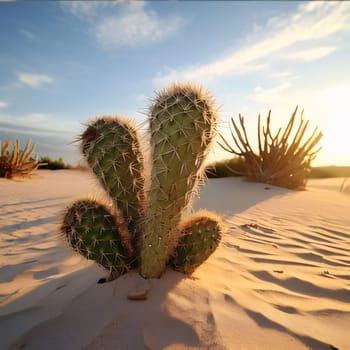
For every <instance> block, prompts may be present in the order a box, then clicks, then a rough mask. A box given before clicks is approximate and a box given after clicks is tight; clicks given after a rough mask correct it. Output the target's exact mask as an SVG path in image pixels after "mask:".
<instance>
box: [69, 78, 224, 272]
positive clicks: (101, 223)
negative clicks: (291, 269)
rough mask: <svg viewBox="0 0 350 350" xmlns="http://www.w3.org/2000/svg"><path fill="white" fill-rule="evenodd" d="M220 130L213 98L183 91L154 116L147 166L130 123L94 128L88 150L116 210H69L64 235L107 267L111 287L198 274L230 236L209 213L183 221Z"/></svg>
mask: <svg viewBox="0 0 350 350" xmlns="http://www.w3.org/2000/svg"><path fill="white" fill-rule="evenodd" d="M216 124H217V113H216V109H215V103H214V101H213V99H212V97H211V96H210V95H209V94H208V93H207V92H205V91H203V90H202V89H200V88H197V87H194V86H192V85H181V84H174V85H172V86H170V87H169V88H167V89H165V90H163V91H161V92H159V93H158V94H157V95H156V97H155V99H154V100H153V102H152V105H151V106H150V108H149V143H150V145H149V146H150V159H149V160H148V161H147V162H146V161H145V155H144V152H143V151H142V150H141V142H140V138H139V136H138V130H137V129H136V128H135V127H134V126H133V125H132V123H131V122H130V121H128V120H126V119H124V118H122V117H120V116H118V115H117V116H104V117H99V118H97V119H96V120H95V121H92V122H90V123H89V124H88V127H87V129H86V130H85V132H84V133H83V134H82V135H81V138H80V140H81V150H82V153H83V155H84V157H85V159H86V161H87V163H88V165H89V167H90V168H91V170H92V171H93V173H94V175H95V176H96V177H97V179H98V181H99V182H100V184H101V185H102V186H103V188H104V189H105V191H106V193H107V194H108V197H109V198H110V200H111V203H112V204H109V205H107V204H103V203H99V202H97V201H96V200H91V199H81V200H78V201H76V202H75V203H73V204H72V205H71V206H70V207H69V208H67V210H66V212H65V214H64V218H63V224H62V232H63V234H64V236H65V237H66V239H67V240H68V242H69V243H70V245H71V246H72V247H73V248H74V249H75V250H76V251H78V252H79V253H80V254H82V255H83V256H84V257H86V258H88V259H93V260H95V261H97V262H98V263H99V264H100V265H102V266H103V267H105V268H106V269H107V270H108V271H109V272H110V275H109V279H114V278H117V277H118V276H119V275H121V274H123V273H125V272H127V271H128V270H130V269H132V268H139V271H140V274H141V276H143V277H144V278H158V277H160V276H161V274H162V273H163V272H164V270H165V269H166V266H167V265H172V266H173V268H174V269H176V270H178V271H181V272H184V273H187V274H191V273H192V272H193V271H194V269H195V268H196V267H198V266H199V265H200V264H201V263H203V262H204V261H205V260H206V259H207V258H208V257H209V256H210V255H211V253H212V252H213V251H214V250H215V249H216V247H217V246H218V244H219V241H220V239H221V235H222V231H223V226H222V223H221V220H220V218H219V217H217V216H216V215H215V214H213V213H209V212H207V211H201V212H199V213H197V214H195V215H194V216H193V217H190V218H185V219H183V218H182V216H183V213H184V211H185V209H187V208H188V207H189V206H190V204H191V200H192V198H193V196H194V194H195V193H196V190H197V188H198V184H199V183H200V182H201V181H202V180H203V175H204V167H203V161H204V159H205V156H206V154H207V153H208V150H209V147H210V145H211V143H212V140H213V137H214V135H215V134H216ZM147 166H149V169H148V168H147Z"/></svg>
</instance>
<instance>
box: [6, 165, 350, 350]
mask: <svg viewBox="0 0 350 350" xmlns="http://www.w3.org/2000/svg"><path fill="white" fill-rule="evenodd" d="M36 174H37V175H35V176H33V177H32V178H31V179H26V180H17V181H10V180H5V179H0V211H1V216H0V349H36V350H37V349H50V350H52V349H67V350H68V349H123V350H124V349H131V350H132V349H152V350H153V349H154V350H157V349H169V350H170V349H172V350H174V349H229V350H231V349H233V350H234V349H249V350H250V349H269V350H271V349H272V350H273V349H283V350H292V349H293V350H295V349H317V350H322V349H336V348H337V349H341V350H346V349H350V195H349V194H346V193H340V192H339V188H340V186H341V184H342V181H343V179H340V178H339V179H331V180H312V181H310V182H309V184H308V190H307V191H302V192H296V191H290V190H285V189H281V188H277V187H273V186H266V185H264V184H256V183H249V182H245V181H242V180H241V179H238V178H226V179H212V180H209V181H208V182H207V184H206V185H205V187H204V188H203V189H202V191H201V198H200V199H199V200H198V201H197V202H196V203H195V209H196V210H198V209H199V208H206V209H209V210H213V211H215V212H217V213H218V214H222V215H223V216H224V221H225V223H226V224H227V226H228V231H227V233H226V235H225V237H224V239H223V241H222V243H221V244H220V247H219V248H218V250H217V251H216V252H215V253H214V254H213V255H212V256H211V257H210V258H209V259H208V260H207V261H206V262H205V263H204V264H203V265H202V266H201V267H200V268H199V269H198V270H197V271H196V272H195V273H194V275H193V278H186V277H185V276H184V275H182V274H179V273H176V272H174V271H171V270H169V271H167V272H166V273H165V274H164V275H163V276H162V278H161V279H159V280H147V281H146V280H143V279H142V278H141V277H139V275H138V274H137V272H132V273H129V274H126V275H124V276H122V277H120V278H119V279H117V280H116V281H113V282H110V283H105V284H97V283H96V282H97V280H98V279H99V278H100V277H103V276H104V275H105V272H104V271H103V270H102V269H101V268H100V267H98V266H96V265H95V264H94V263H93V262H90V261H86V260H85V259H83V258H81V257H80V256H79V255H77V254H76V253H74V252H73V251H72V250H71V249H69V248H68V247H67V246H66V244H65V243H64V242H63V241H62V239H61V238H60V237H59V235H58V232H59V225H60V215H61V212H62V210H63V209H64V208H65V206H67V205H68V204H69V203H71V202H72V201H73V200H74V199H76V198H79V197H80V196H82V197H85V196H86V194H89V193H90V194H98V195H101V194H102V192H101V190H99V189H98V188H97V186H96V185H95V182H94V180H93V179H92V178H91V177H90V175H89V174H87V173H81V172H76V171H57V172H50V171H43V170H42V171H38V172H37V173H36ZM145 288H149V298H148V300H146V301H130V300H127V294H128V292H130V291H137V290H142V289H145ZM331 345H332V346H333V347H332V346H331Z"/></svg>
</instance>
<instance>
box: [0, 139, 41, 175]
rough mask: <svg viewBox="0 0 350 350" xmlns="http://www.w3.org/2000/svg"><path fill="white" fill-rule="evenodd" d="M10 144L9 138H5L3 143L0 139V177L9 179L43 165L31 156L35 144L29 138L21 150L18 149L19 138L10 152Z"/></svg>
mask: <svg viewBox="0 0 350 350" xmlns="http://www.w3.org/2000/svg"><path fill="white" fill-rule="evenodd" d="M10 146H11V141H10V140H6V141H5V142H4V143H1V141H0V149H1V153H0V177H4V178H7V179H11V178H13V177H15V176H26V175H28V174H29V173H31V172H32V171H33V170H36V169H37V168H38V167H39V166H41V165H43V163H39V162H37V161H36V160H35V159H34V158H33V157H32V154H33V152H34V150H35V145H34V144H32V142H31V140H30V139H29V140H28V141H27V143H26V146H25V148H24V150H23V151H22V150H21V149H20V142H19V140H16V142H15V143H14V145H13V148H12V152H11V151H10Z"/></svg>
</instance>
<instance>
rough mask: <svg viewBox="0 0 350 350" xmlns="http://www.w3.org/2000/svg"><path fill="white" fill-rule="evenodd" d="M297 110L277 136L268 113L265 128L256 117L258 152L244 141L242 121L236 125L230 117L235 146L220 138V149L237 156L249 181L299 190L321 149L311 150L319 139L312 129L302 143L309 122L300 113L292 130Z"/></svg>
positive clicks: (245, 134)
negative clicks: (272, 129)
mask: <svg viewBox="0 0 350 350" xmlns="http://www.w3.org/2000/svg"><path fill="white" fill-rule="evenodd" d="M297 110H298V107H297V108H296V109H295V110H294V112H293V114H292V116H291V118H290V120H289V122H288V125H287V126H286V128H285V129H284V131H283V133H282V134H281V131H282V129H281V128H279V129H278V131H277V133H276V134H274V135H273V134H272V132H271V129H270V120H271V111H269V114H268V117H267V121H266V125H265V126H263V127H261V125H260V115H259V118H258V147H259V152H258V153H256V152H254V151H253V149H252V147H251V145H250V142H249V140H248V136H247V132H246V128H245V125H244V118H243V117H242V116H241V115H239V124H240V128H239V126H238V125H237V124H236V122H235V121H234V120H233V118H231V122H232V127H231V128H230V130H231V135H232V139H233V142H234V144H235V146H232V145H231V144H230V143H229V142H228V141H227V140H226V139H225V138H224V137H223V136H222V135H220V136H221V139H222V141H223V143H220V146H221V147H222V148H223V149H224V150H226V151H228V152H230V153H232V154H234V155H237V156H240V157H243V158H244V160H245V163H246V169H247V177H248V179H249V180H252V181H257V182H263V183H268V184H271V185H276V186H280V187H285V188H290V189H303V188H305V185H306V179H307V175H308V173H309V172H310V169H311V161H312V160H313V159H315V157H316V155H317V153H318V152H319V151H320V149H321V148H318V149H316V150H315V147H316V146H317V144H318V142H319V141H320V140H321V138H322V132H321V131H319V130H318V128H317V127H316V128H315V129H314V131H313V132H312V134H311V135H310V136H309V137H308V138H307V139H306V140H304V141H303V138H304V136H305V131H306V130H307V127H308V124H309V121H305V120H304V119H303V111H302V112H301V116H300V120H299V123H298V124H297V128H296V132H295V133H294V136H292V130H293V127H294V124H295V121H296V115H297Z"/></svg>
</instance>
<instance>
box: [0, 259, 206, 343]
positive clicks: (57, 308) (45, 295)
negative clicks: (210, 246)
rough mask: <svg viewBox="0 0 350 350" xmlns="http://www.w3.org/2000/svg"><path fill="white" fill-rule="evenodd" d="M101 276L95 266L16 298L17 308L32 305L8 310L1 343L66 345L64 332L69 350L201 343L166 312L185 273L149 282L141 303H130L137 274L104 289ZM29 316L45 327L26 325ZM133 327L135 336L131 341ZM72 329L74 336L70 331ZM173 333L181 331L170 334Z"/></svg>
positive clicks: (0, 318)
mask: <svg viewBox="0 0 350 350" xmlns="http://www.w3.org/2000/svg"><path fill="white" fill-rule="evenodd" d="M99 273H100V271H99V269H98V268H97V267H95V266H90V267H87V268H84V269H82V270H79V271H77V272H74V273H72V274H69V275H66V276H64V277H62V278H56V279H54V280H52V281H50V282H47V283H45V284H42V285H40V286H38V287H37V288H36V289H35V290H33V291H32V292H30V293H27V294H25V295H23V296H22V297H21V298H19V299H17V302H16V304H17V305H27V306H28V305H30V306H29V307H27V308H20V309H18V311H17V312H13V310H10V309H9V310H8V312H6V307H5V308H4V309H3V310H2V311H3V312H2V315H1V316H0V326H1V329H2V332H3V335H4V337H3V338H2V345H5V347H6V346H8V348H9V349H19V348H25V349H28V350H30V349H38V348H48V349H49V348H51V347H52V345H53V344H60V343H61V342H62V335H63V334H64V336H65V337H66V338H67V340H66V341H65V344H66V345H65V346H67V347H66V349H67V350H70V349H72V350H73V349H86V350H88V349H89V348H91V349H96V348H109V347H110V346H111V344H113V346H117V345H118V348H121V349H161V348H166V347H167V346H169V345H171V344H183V345H186V346H191V347H192V346H193V347H198V346H200V345H201V340H200V337H199V335H198V334H197V333H196V332H195V330H194V329H193V327H192V326H191V325H189V324H187V323H186V322H185V321H184V320H182V319H178V318H176V317H174V316H173V315H172V314H171V312H170V311H169V310H167V309H166V308H164V304H165V301H166V299H167V297H168V296H169V293H170V292H171V290H173V289H174V288H175V287H176V285H177V284H178V283H180V282H181V281H182V280H183V279H184V278H185V277H184V275H182V274H179V273H175V272H172V271H167V272H166V273H164V275H163V277H162V279H161V280H158V279H156V280H147V282H148V283H149V285H151V289H152V293H151V297H150V298H149V299H147V300H145V301H143V302H142V304H140V303H138V302H135V301H128V300H126V295H127V293H128V292H129V291H130V290H133V289H135V288H138V287H139V286H140V284H142V283H143V282H145V280H143V279H142V278H141V277H140V276H139V275H138V274H137V273H136V272H132V273H129V274H127V275H124V276H121V277H120V278H119V279H118V280H116V281H113V282H112V283H108V284H103V285H99V284H97V283H96V278H97V277H98V274H99ZM37 295H42V298H41V299H40V303H39V302H38V303H37V304H36V303H35V302H33V299H35V298H36V297H37ZM67 301H68V302H67ZM86 305H89V307H88V308H86ZM9 306H10V307H11V305H9ZM140 307H141V309H140ZM11 311H12V312H11ZM36 315H37V316H38V315H41V317H36ZM42 315H46V316H44V317H43V316H42ZM135 315H138V317H135ZM92 316H93V317H92ZM28 318H31V319H32V320H41V323H38V324H33V323H32V322H26V319H28ZM77 325H79V326H77ZM25 327H30V328H25ZM130 328H132V329H133V337H130ZM69 329H71V330H72V332H67V330H69ZM169 329H177V330H181V331H177V332H169Z"/></svg>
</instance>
